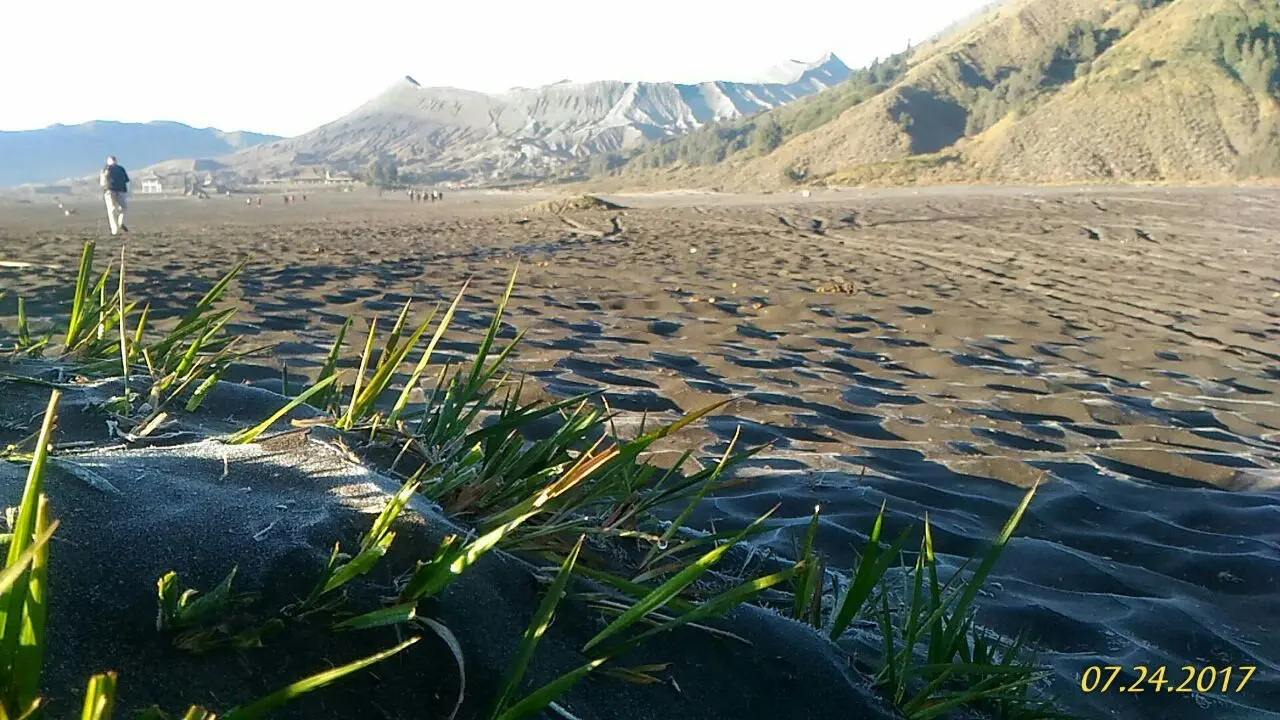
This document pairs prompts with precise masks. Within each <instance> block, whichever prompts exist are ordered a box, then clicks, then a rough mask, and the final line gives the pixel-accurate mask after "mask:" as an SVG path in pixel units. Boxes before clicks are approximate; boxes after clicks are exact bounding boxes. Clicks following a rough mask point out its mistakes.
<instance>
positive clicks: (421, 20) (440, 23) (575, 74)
mask: <svg viewBox="0 0 1280 720" xmlns="http://www.w3.org/2000/svg"><path fill="white" fill-rule="evenodd" d="M990 2H991V0H806V1H804V2H794V1H787V0H782V1H779V0H768V1H767V2H766V0H631V1H630V2H600V1H598V0H597V1H596V2H589V1H586V0H577V1H576V2H567V1H565V0H536V1H530V0H522V1H519V2H507V1H506V0H502V1H499V0H488V1H487V2H486V1H485V0H456V1H455V2H442V1H441V0H416V2H404V1H400V2H392V1H390V0H359V1H358V2H350V1H344V0H339V2H336V3H332V6H334V7H341V8H343V10H341V11H328V10H326V9H324V7H325V6H326V5H329V3H326V2H324V0H309V1H306V2H301V1H297V0H218V1H217V2H212V3H206V2H181V1H176V0H128V1H126V2H102V1H101V0H61V1H60V2H47V1H46V0H5V1H4V5H5V6H6V7H5V11H4V15H5V18H4V20H5V22H4V25H5V27H6V29H7V30H8V31H9V32H7V33H6V37H5V39H4V42H2V43H0V68H2V69H0V130H27V129H33V128H39V127H45V126H47V125H51V124H54V123H63V124H68V125H71V124H77V123H82V122H87V121H90V120H119V121H124V122H146V121H150V120H175V121H178V122H183V123H186V124H188V125H192V126H195V127H217V128H220V129H222V130H252V131H256V132H265V133H272V134H277V135H285V136H291V135H297V134H300V133H303V132H306V131H307V130H310V129H312V128H315V127H317V126H319V125H322V124H324V123H326V122H329V121H330V120H334V119H336V118H338V117H340V116H342V115H344V114H346V113H347V112H349V111H351V110H353V109H355V108H356V107H358V106H359V105H361V104H362V103H364V102H365V101H366V100H369V99H370V98H372V97H374V96H375V95H377V94H378V93H379V92H381V91H382V90H384V89H385V88H386V87H388V86H390V85H391V84H392V83H394V82H396V81H397V80H398V79H399V78H401V77H402V76H404V75H411V76H412V77H413V78H414V79H416V80H417V81H418V82H419V83H421V84H422V85H424V86H438V85H444V86H452V87H460V88H466V89H470V90H480V91H484V92H502V91H503V90H506V89H508V88H511V87H516V86H522V87H536V86H538V85H545V84H548V83H553V82H557V81H560V80H565V79H569V80H575V81H588V80H649V81H663V80H671V81H676V82H699V81H703V80H752V79H754V77H753V76H756V75H759V74H760V73H761V72H762V71H764V70H765V69H766V68H768V67H770V66H772V65H775V64H778V63H780V62H783V61H786V60H789V59H796V60H804V61H810V60H816V59H818V58H820V57H821V56H822V55H823V54H824V53H826V52H828V51H831V52H834V53H835V54H836V55H838V56H839V57H840V58H841V59H842V60H843V61H844V62H845V63H846V64H848V65H849V66H850V67H860V66H863V65H866V64H867V63H869V62H870V61H871V60H872V59H873V58H876V57H883V56H886V55H889V54H892V53H894V52H897V51H899V50H902V49H905V48H906V46H907V43H908V42H914V43H917V44H918V43H920V42H922V41H924V40H926V39H928V37H929V36H931V35H933V34H934V33H936V32H938V31H940V30H942V29H944V28H946V27H947V26H949V25H950V24H952V23H953V22H955V21H957V20H959V19H962V18H964V17H966V16H968V15H970V14H971V13H973V12H975V11H976V10H978V9H979V8H981V7H982V6H984V5H987V4H989V3H990ZM15 15H16V17H15Z"/></svg>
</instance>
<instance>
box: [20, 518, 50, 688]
mask: <svg viewBox="0 0 1280 720" xmlns="http://www.w3.org/2000/svg"><path fill="white" fill-rule="evenodd" d="M49 525H50V520H49V500H48V498H46V497H45V496H44V495H41V496H40V500H39V502H38V503H36V535H37V536H39V535H44V534H47V533H48V532H49ZM48 576H49V545H48V543H42V544H40V545H39V546H38V547H37V549H36V552H35V554H34V555H33V556H32V558H31V568H30V570H29V574H28V576H27V600H26V605H25V607H24V608H23V611H22V615H23V616H24V617H23V618H22V623H21V626H22V627H21V632H20V634H19V636H18V648H17V654H16V655H15V656H14V664H13V674H14V677H13V678H12V681H13V685H14V690H15V691H16V696H17V700H18V703H17V706H18V707H25V706H29V705H31V704H32V703H35V702H37V701H38V700H39V699H40V669H41V666H42V664H43V661H44V639H45V623H46V620H47V619H48V613H49V588H48Z"/></svg>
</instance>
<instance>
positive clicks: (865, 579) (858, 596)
mask: <svg viewBox="0 0 1280 720" xmlns="http://www.w3.org/2000/svg"><path fill="white" fill-rule="evenodd" d="M884 510H885V504H884V503H881V505H880V512H879V513H878V514H877V515H876V522H875V525H873V526H872V528H871V535H870V536H869V537H868V538H867V542H866V545H865V546H863V549H862V556H861V557H860V558H859V559H858V570H857V572H855V573H854V576H853V579H852V580H851V581H850V582H849V587H848V588H847V589H846V590H845V592H844V595H843V596H842V597H841V598H840V603H839V605H838V606H837V609H836V617H835V620H834V621H832V623H831V632H830V637H831V639H832V640H835V639H836V638H838V637H840V635H841V633H843V632H844V631H845V630H847V629H849V625H851V624H852V623H853V620H854V618H855V617H857V616H858V613H859V612H860V611H861V610H862V607H863V605H865V604H866V601H867V599H868V598H870V597H871V593H872V591H874V590H875V587H876V585H878V584H879V583H880V579H881V578H883V577H884V574H885V573H886V572H887V571H888V570H889V565H890V564H892V563H893V560H894V558H896V557H897V556H898V553H899V552H900V551H901V550H902V547H903V546H904V545H905V544H906V542H907V537H908V534H909V532H910V529H909V528H908V529H906V530H903V532H902V534H901V535H899V536H898V538H897V539H896V540H895V541H894V542H893V544H892V545H891V546H890V547H889V549H888V550H885V549H883V548H881V547H880V535H881V533H882V532H883V530H884Z"/></svg>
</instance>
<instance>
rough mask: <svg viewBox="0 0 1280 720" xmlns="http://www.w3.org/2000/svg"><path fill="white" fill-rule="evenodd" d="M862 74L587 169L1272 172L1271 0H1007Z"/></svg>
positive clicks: (959, 176)
mask: <svg viewBox="0 0 1280 720" xmlns="http://www.w3.org/2000/svg"><path fill="white" fill-rule="evenodd" d="M895 70H896V68H895ZM857 75H858V73H856V72H855V76H857ZM855 80H857V77H855ZM862 82H863V86H862V89H861V90H860V91H859V92H853V91H852V90H850V89H849V88H845V87H843V86H842V88H841V89H838V90H835V91H830V92H828V93H823V94H821V95H817V96H815V97H811V98H806V99H804V100H802V101H799V102H797V103H795V104H793V105H790V106H787V107H785V108H781V109H778V110H771V111H768V112H765V113H762V114H761V115H759V116H755V117H753V118H749V119H747V120H746V121H743V122H739V123H736V124H733V123H731V124H728V125H726V126H724V127H721V128H705V129H703V130H701V131H699V132H698V133H692V134H690V135H689V136H686V137H685V138H681V139H679V140H675V141H668V142H666V143H659V144H658V145H656V146H653V147H650V148H647V149H645V151H644V152H640V153H636V154H634V155H631V156H629V157H621V158H617V159H615V160H614V161H613V162H611V163H610V164H609V165H610V167H609V168H608V170H607V171H606V172H596V173H594V177H593V178H592V180H593V182H594V183H595V184H597V185H599V186H601V187H603V188H605V189H608V188H612V187H669V186H681V187H717V188H723V189H734V190H759V189H781V188H786V187H792V186H797V185H805V184H827V185H837V186H847V185H867V184H870V185H883V184H920V183H928V184H938V183H957V182H960V183H970V182H977V183H1002V184H1026V183H1063V182H1067V183H1071V182H1145V181H1167V182H1231V181H1235V180H1238V179H1247V178H1255V177H1274V176H1276V175H1280V5H1276V4H1275V3H1267V2H1261V1H1259V0H1010V2H1006V3H1002V4H999V5H997V6H993V7H990V8H988V9H987V10H985V11H984V12H983V13H981V14H979V15H978V16H976V17H974V18H973V19H972V20H970V21H967V22H964V23H961V24H958V25H957V27H955V28H954V29H953V30H952V31H950V32H948V33H944V34H943V35H941V36H939V37H935V38H933V39H931V40H930V41H929V42H927V43H926V44H924V45H922V46H920V47H918V48H914V49H913V50H912V51H911V53H909V55H908V57H907V58H906V61H905V68H904V69H903V70H902V72H901V73H900V74H899V75H898V76H896V77H894V78H892V79H891V81H890V82H879V83H870V82H867V81H866V80H865V78H863V81H862ZM831 98H835V100H833V99H831ZM841 98H843V100H841ZM837 100H840V101H839V102H837ZM823 104H825V105H826V106H827V107H826V108H824V110H823V113H822V117H821V118H820V119H821V122H816V123H808V124H807V125H806V126H804V127H802V128H800V129H799V130H798V131H797V132H789V131H788V132H784V133H783V135H785V137H783V138H782V142H777V143H770V144H766V145H764V146H759V144H758V143H755V142H747V141H746V139H748V138H755V137H757V136H758V135H759V134H760V133H761V132H762V130H761V129H762V128H768V127H769V126H770V124H779V125H786V124H787V122H788V118H790V117H791V116H794V115H797V114H801V113H804V112H807V111H808V110H809V109H810V108H811V107H813V106H819V105H823ZM695 140H697V141H699V145H698V147H694V148H690V147H688V146H689V145H691V144H692V143H693V142H694V141H695ZM753 151H755V152H753ZM706 159H710V160H711V161H710V162H707V161H706Z"/></svg>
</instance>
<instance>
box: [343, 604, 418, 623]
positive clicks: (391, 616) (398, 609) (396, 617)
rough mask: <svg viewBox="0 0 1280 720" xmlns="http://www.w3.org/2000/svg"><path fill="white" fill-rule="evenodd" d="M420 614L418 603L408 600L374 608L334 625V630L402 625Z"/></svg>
mask: <svg viewBox="0 0 1280 720" xmlns="http://www.w3.org/2000/svg"><path fill="white" fill-rule="evenodd" d="M417 616H418V612H417V603H412V602H407V603H400V604H399V605H394V606H392V607H389V608H383V609H381V610H374V611H373V612H367V613H365V614H363V615H357V616H356V617H353V618H350V619H348V620H343V621H342V622H340V623H338V624H337V625H334V626H333V629H334V630H368V629H370V628H376V627H386V626H388V625H401V624H404V623H408V622H412V621H413V619H414V618H416V617H417Z"/></svg>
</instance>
